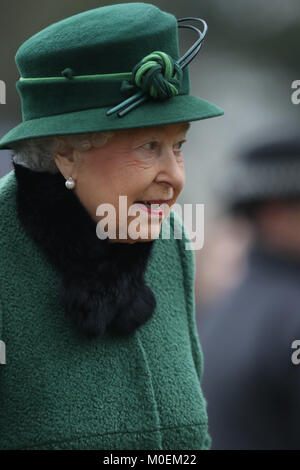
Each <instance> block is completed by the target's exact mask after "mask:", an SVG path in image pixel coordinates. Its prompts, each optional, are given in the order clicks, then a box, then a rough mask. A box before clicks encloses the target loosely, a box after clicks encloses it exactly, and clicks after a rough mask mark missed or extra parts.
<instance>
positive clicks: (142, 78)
mask: <svg viewBox="0 0 300 470" xmlns="http://www.w3.org/2000/svg"><path fill="white" fill-rule="evenodd" d="M132 75H133V79H134V81H135V83H136V84H137V86H138V87H140V88H141V89H142V90H143V91H144V92H145V93H149V95H150V96H152V97H153V98H155V99H159V100H165V99H167V98H172V96H176V95H178V93H179V90H180V87H181V82H182V69H181V67H180V66H179V65H178V64H177V63H176V62H174V60H173V59H172V57H171V56H170V55H169V54H166V53H165V52H162V51H154V52H152V54H149V55H147V56H146V57H144V58H143V59H142V60H141V61H140V62H139V63H138V64H137V65H136V66H135V67H134V69H133V71H132Z"/></svg>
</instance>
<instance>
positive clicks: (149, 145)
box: [143, 140, 157, 150]
mask: <svg viewBox="0 0 300 470" xmlns="http://www.w3.org/2000/svg"><path fill="white" fill-rule="evenodd" d="M156 144H157V142H155V141H154V140H153V141H151V142H147V144H145V145H143V147H144V148H145V149H146V150H154V149H155V147H156Z"/></svg>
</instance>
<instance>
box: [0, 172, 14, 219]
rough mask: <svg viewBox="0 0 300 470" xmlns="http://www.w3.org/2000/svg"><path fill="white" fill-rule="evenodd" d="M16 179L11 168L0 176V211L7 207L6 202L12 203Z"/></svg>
mask: <svg viewBox="0 0 300 470" xmlns="http://www.w3.org/2000/svg"><path fill="white" fill-rule="evenodd" d="M16 186H17V181H16V177H15V174H14V171H13V170H11V171H10V172H9V173H6V175H4V176H2V177H1V178H0V211H3V210H6V209H7V204H9V203H10V202H12V203H14V201H15V193H16Z"/></svg>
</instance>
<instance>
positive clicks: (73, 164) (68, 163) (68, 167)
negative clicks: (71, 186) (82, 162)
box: [55, 150, 78, 180]
mask: <svg viewBox="0 0 300 470" xmlns="http://www.w3.org/2000/svg"><path fill="white" fill-rule="evenodd" d="M75 154H76V151H75V150H70V152H68V153H56V155H55V163H56V166H57V168H58V169H59V171H60V172H61V174H62V175H63V176H64V177H65V179H68V178H69V177H70V176H72V178H73V179H74V180H75V179H76V177H77V168H78V158H77V155H75Z"/></svg>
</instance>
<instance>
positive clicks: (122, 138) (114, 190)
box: [56, 123, 189, 243]
mask: <svg viewBox="0 0 300 470" xmlns="http://www.w3.org/2000/svg"><path fill="white" fill-rule="evenodd" d="M188 127H189V123H179V124H168V125H164V126H156V127H148V128H140V129H130V130H124V131H123V130H122V131H116V132H115V133H114V135H113V136H112V137H111V138H110V139H109V140H108V141H107V142H106V144H105V145H104V146H103V147H100V148H92V149H91V150H89V151H86V152H82V153H81V154H80V158H79V159H67V158H65V157H62V158H61V157H60V156H57V157H56V163H57V166H58V167H59V169H60V171H61V172H62V173H63V175H64V176H65V178H68V177H69V176H72V177H73V179H74V180H75V182H76V186H75V188H74V189H73V191H75V192H76V194H77V196H78V198H79V199H80V201H81V203H82V204H83V205H84V207H85V208H86V209H87V211H88V212H89V214H90V215H91V217H92V218H93V220H95V222H99V221H101V220H102V222H104V218H105V221H106V222H107V223H108V222H109V221H110V222H109V224H110V227H113V225H114V224H113V221H112V220H111V219H110V218H108V217H107V214H108V213H107V212H103V211H104V209H105V207H104V206H102V212H101V209H100V208H99V206H100V205H102V204H111V205H112V206H113V207H114V209H115V215H116V217H114V219H115V220H114V222H115V229H116V233H115V237H116V238H115V240H114V235H112V232H111V231H110V229H109V227H108V225H106V229H109V230H108V233H109V238H112V240H111V241H118V242H126V243H134V242H136V241H147V240H148V241H149V240H152V239H154V238H157V237H158V235H159V231H160V227H161V223H162V221H163V220H164V218H165V217H166V216H167V215H168V213H169V211H170V208H171V206H172V205H173V204H174V203H175V202H176V200H177V198H178V195H179V193H180V192H181V190H182V188H183V185H184V164H183V155H182V149H181V146H182V144H183V142H185V137H186V133H187V130H188ZM119 196H127V200H126V198H123V202H121V203H120V200H119ZM124 201H126V206H125V205H124ZM146 201H151V202H152V204H159V203H161V204H164V209H165V210H164V212H163V214H162V212H161V210H159V208H157V210H156V211H155V210H152V211H151V209H147V205H145V203H146ZM130 206H133V207H132V209H138V210H139V212H132V213H131V214H128V209H129V208H130ZM156 207H157V206H156ZM97 208H98V212H97ZM100 214H101V215H100ZM138 217H139V223H138V224H131V222H132V221H133V220H134V219H136V222H137V221H138ZM130 224H131V229H132V228H133V227H134V230H135V231H136V232H139V235H138V237H137V238H133V236H132V231H131V232H130ZM99 225H100V224H99ZM124 227H125V232H126V233H125V232H124ZM106 229H105V230H106ZM122 230H123V235H122V237H125V238H120V231H122ZM151 231H152V232H151ZM135 237H136V235H135Z"/></svg>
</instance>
